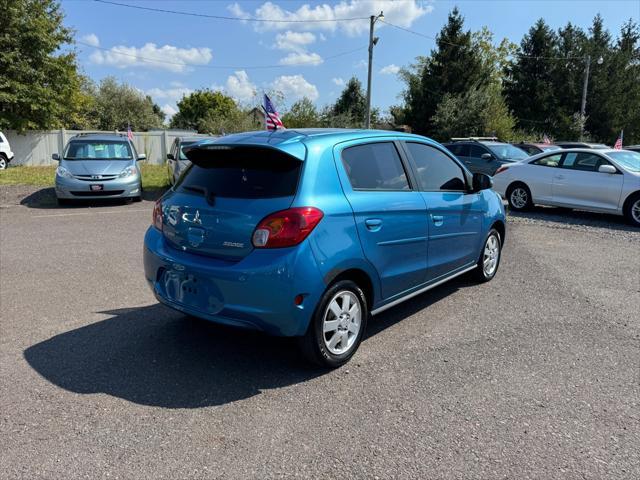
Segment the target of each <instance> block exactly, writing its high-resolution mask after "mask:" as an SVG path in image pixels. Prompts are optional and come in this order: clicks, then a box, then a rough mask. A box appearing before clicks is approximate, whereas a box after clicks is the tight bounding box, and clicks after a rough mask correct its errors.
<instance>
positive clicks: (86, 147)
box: [64, 140, 133, 160]
mask: <svg viewBox="0 0 640 480" xmlns="http://www.w3.org/2000/svg"><path fill="white" fill-rule="evenodd" d="M64 158H65V159H67V160H102V159H109V160H113V159H116V160H129V159H131V158H133V156H132V153H131V148H130V147H129V143H128V142H123V141H118V140H115V141H91V140H75V141H72V142H69V145H68V146H67V152H66V153H65V155H64Z"/></svg>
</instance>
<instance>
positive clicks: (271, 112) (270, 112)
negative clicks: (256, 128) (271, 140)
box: [263, 93, 284, 130]
mask: <svg viewBox="0 0 640 480" xmlns="http://www.w3.org/2000/svg"><path fill="white" fill-rule="evenodd" d="M263 107H264V125H265V127H266V129H267V130H278V129H279V128H284V124H283V123H282V120H280V115H279V114H278V112H277V111H276V109H275V107H274V106H273V103H271V100H270V99H269V97H268V96H267V94H266V93H265V94H264V106H263Z"/></svg>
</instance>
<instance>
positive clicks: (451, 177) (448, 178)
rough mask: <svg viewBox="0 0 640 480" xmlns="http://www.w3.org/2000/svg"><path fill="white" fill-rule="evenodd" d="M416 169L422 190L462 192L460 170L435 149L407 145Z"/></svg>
mask: <svg viewBox="0 0 640 480" xmlns="http://www.w3.org/2000/svg"><path fill="white" fill-rule="evenodd" d="M407 149H408V150H409V153H410V154H411V157H412V158H413V161H414V163H415V165H416V168H417V175H418V181H419V182H420V186H421V188H422V190H427V191H438V190H464V189H465V182H464V175H463V174H462V169H461V168H460V167H459V166H458V164H456V163H455V162H454V161H453V160H452V159H450V158H449V157H448V156H447V155H445V154H444V153H442V152H441V151H440V150H438V149H437V148H433V147H430V146H428V145H424V144H422V143H407Z"/></svg>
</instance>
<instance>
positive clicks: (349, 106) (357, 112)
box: [331, 77, 367, 126]
mask: <svg viewBox="0 0 640 480" xmlns="http://www.w3.org/2000/svg"><path fill="white" fill-rule="evenodd" d="M366 110H367V99H366V96H365V94H364V91H363V89H362V83H360V80H358V79H357V78H356V77H351V79H350V80H349V81H348V82H347V85H346V86H345V87H344V90H342V93H341V94H340V96H339V97H338V100H336V103H335V104H334V105H333V107H332V109H331V113H332V115H333V117H334V121H335V122H336V126H362V125H363V124H364V115H365V113H366Z"/></svg>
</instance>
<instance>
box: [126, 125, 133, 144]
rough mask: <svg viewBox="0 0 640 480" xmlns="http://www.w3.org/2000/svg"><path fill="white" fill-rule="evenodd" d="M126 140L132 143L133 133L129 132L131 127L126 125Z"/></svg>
mask: <svg viewBox="0 0 640 480" xmlns="http://www.w3.org/2000/svg"><path fill="white" fill-rule="evenodd" d="M127 138H128V139H129V141H130V142H133V132H132V131H131V125H129V124H127Z"/></svg>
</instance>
